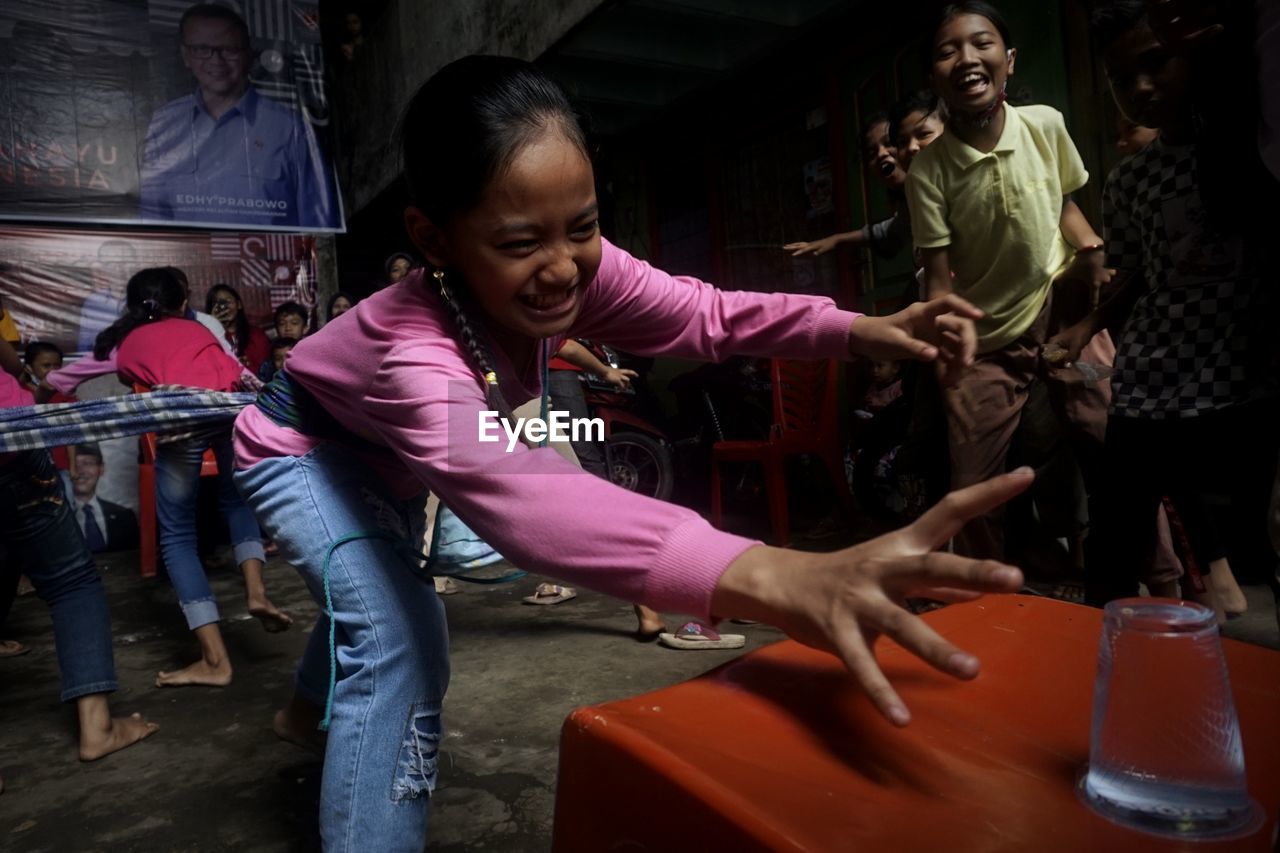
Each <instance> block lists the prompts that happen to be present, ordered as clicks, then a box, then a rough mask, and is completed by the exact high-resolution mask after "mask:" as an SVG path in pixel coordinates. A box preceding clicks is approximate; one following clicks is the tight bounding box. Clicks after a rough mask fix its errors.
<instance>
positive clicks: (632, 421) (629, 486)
mask: <svg viewBox="0 0 1280 853" xmlns="http://www.w3.org/2000/svg"><path fill="white" fill-rule="evenodd" d="M579 343H581V344H582V345H583V346H585V347H587V348H588V349H589V350H591V352H592V353H593V354H594V355H595V356H596V358H598V359H600V361H601V362H603V363H604V364H607V365H609V366H610V367H618V365H619V360H618V354H617V352H615V351H614V350H612V349H610V348H609V347H607V346H605V345H604V344H600V343H596V342H593V341H585V340H583V341H579ZM579 381H581V382H582V392H583V396H584V397H585V398H586V401H587V409H588V411H589V412H590V413H591V416H592V417H596V418H599V419H600V420H601V421H602V422H603V423H604V445H605V463H606V465H607V466H608V470H609V479H610V481H612V482H613V483H614V484H615V485H618V486H621V487H622V488H624V489H626V490H628V491H631V492H636V493H637V494H642V495H646V496H648V497H651V498H657V499H658V500H660V501H665V500H669V499H670V498H671V493H672V490H673V489H674V488H675V462H674V453H673V449H672V446H671V443H670V442H669V441H668V440H667V437H666V434H665V433H664V432H663V430H662V429H661V428H660V427H657V426H655V425H654V424H653V423H652V422H651V421H649V420H648V419H646V418H645V417H643V416H642V415H640V414H639V413H638V412H637V411H636V409H637V394H636V391H635V389H634V388H624V389H620V388H617V387H616V386H614V385H611V384H609V383H607V382H605V381H604V380H603V379H602V378H601V377H599V376H596V375H595V374H593V373H588V372H586V371H583V372H582V373H581V374H580V375H579Z"/></svg>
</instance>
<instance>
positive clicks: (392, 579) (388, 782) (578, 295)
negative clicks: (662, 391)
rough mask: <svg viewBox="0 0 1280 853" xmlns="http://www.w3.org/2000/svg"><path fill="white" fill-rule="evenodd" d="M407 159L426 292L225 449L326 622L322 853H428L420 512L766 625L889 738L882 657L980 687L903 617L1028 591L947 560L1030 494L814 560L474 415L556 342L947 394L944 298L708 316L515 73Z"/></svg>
mask: <svg viewBox="0 0 1280 853" xmlns="http://www.w3.org/2000/svg"><path fill="white" fill-rule="evenodd" d="M403 146H404V152H405V166H406V173H407V177H408V180H409V184H410V188H411V192H412V196H413V199H414V204H415V205H416V206H415V207H412V208H410V209H409V210H408V211H407V212H406V215H405V222H406V225H407V227H408V231H409V235H410V237H411V238H412V239H413V241H414V243H415V245H416V246H417V248H418V249H419V250H420V251H421V252H422V254H423V255H424V256H425V257H426V258H427V260H428V262H429V264H428V266H427V267H426V268H425V269H424V270H420V271H417V272H415V273H413V274H411V275H409V276H408V277H407V278H406V279H404V280H402V281H400V282H398V283H396V284H394V285H391V286H390V287H387V288H386V289H384V290H381V291H379V292H378V293H376V294H374V295H373V296H372V297H370V298H369V299H366V300H364V301H362V302H360V303H359V304H358V305H357V306H356V307H355V308H353V309H352V310H351V311H349V312H347V313H346V314H343V315H342V316H341V317H339V318H337V319H336V320H334V321H333V322H332V323H330V324H328V325H327V326H325V327H324V328H323V329H321V330H320V331H319V332H318V333H316V334H315V335H312V336H311V337H308V338H306V339H304V340H303V341H301V342H300V343H299V344H298V345H297V347H296V348H295V349H294V350H293V353H292V354H291V356H290V358H289V362H288V365H287V366H286V368H285V370H284V371H283V372H282V373H281V374H280V376H279V377H277V379H276V380H273V382H272V383H271V385H269V386H268V387H267V389H266V390H265V391H264V392H263V394H262V396H261V397H260V398H259V402H258V405H257V406H251V407H249V408H248V409H246V410H245V411H244V412H243V413H242V414H241V415H240V418H239V420H238V421H237V423H236V453H237V463H238V465H239V466H240V470H239V471H238V472H237V474H236V482H237V484H238V485H239V486H240V488H241V490H242V492H243V493H244V495H245V497H246V499H247V500H248V502H249V504H250V506H252V507H253V508H254V511H255V512H256V513H257V515H258V519H259V521H260V522H261V523H262V524H263V526H264V528H265V529H266V530H267V532H268V533H269V534H270V535H271V536H272V537H273V538H274V539H275V540H276V542H278V543H279V545H280V550H281V555H282V556H283V557H284V558H285V559H287V560H288V561H289V562H290V563H291V564H293V565H294V566H296V567H297V568H298V569H299V571H300V572H301V574H302V576H303V578H304V579H305V580H306V582H307V583H308V585H309V587H310V589H311V591H312V593H313V595H314V596H315V597H316V598H317V600H318V601H321V602H322V603H323V604H324V606H325V610H326V612H327V613H328V614H330V618H326V619H322V621H321V623H320V624H319V625H318V626H317V628H316V630H315V631H314V632H313V634H312V639H311V643H310V645H309V646H308V649H307V652H306V654H305V655H304V657H303V660H302V662H301V664H300V665H299V670H298V676H297V684H296V693H295V697H294V699H293V700H292V701H291V702H290V704H289V706H288V707H287V708H286V709H285V710H283V711H281V712H280V713H279V714H278V715H277V718H276V730H277V732H278V733H279V734H280V735H281V736H282V737H285V738H288V739H291V740H295V741H299V742H307V741H310V742H314V740H315V722H316V719H317V717H318V713H317V712H316V709H317V708H318V707H323V706H325V704H326V700H327V701H328V703H329V708H328V710H329V716H330V726H329V738H328V743H327V745H326V747H325V767H324V778H323V784H322V793H321V802H322V806H321V809H320V814H321V834H322V837H323V839H324V845H325V848H326V849H329V850H352V849H366V850H374V849H376V850H388V851H390V850H413V851H418V850H421V849H422V847H423V844H424V841H425V837H426V831H427V803H428V797H427V794H428V792H429V791H430V790H431V789H432V788H433V787H434V785H435V779H436V760H437V749H438V746H439V742H440V738H441V726H440V710H441V703H442V701H443V698H444V692H445V687H446V685H447V682H448V677H449V662H448V648H447V644H448V640H447V636H446V630H445V624H444V611H443V608H442V606H441V604H440V601H439V598H438V597H437V596H436V594H435V592H434V588H433V586H432V583H431V579H430V578H429V577H425V576H423V575H422V574H421V573H419V572H418V571H417V570H416V565H415V564H414V562H413V561H412V560H409V559H406V557H405V551H406V547H407V546H411V544H412V543H413V542H415V541H416V538H415V537H416V533H415V532H414V530H413V526H414V523H415V522H416V521H417V519H420V518H421V517H422V513H421V511H420V506H421V495H422V494H423V492H424V489H430V490H432V491H434V492H436V493H437V494H438V495H439V497H440V498H441V500H442V501H443V502H444V503H445V504H447V505H448V506H449V507H450V508H451V509H453V510H454V511H455V512H457V514H458V516H459V517H460V518H462V520H463V521H464V522H465V523H466V524H467V525H468V526H470V527H471V528H472V529H474V530H476V531H477V532H478V533H479V534H480V535H481V536H482V537H483V538H484V539H485V541H487V542H489V543H490V544H491V545H493V546H494V547H495V548H496V549H497V550H498V551H500V552H501V553H503V554H504V555H506V556H507V557H508V558H509V559H511V560H512V562H514V563H516V564H517V565H519V566H521V567H522V568H526V569H530V570H532V571H536V572H541V573H545V574H549V575H552V576H555V577H557V578H563V579H565V580H569V581H573V582H576V583H581V584H583V585H584V586H588V587H592V588H595V589H597V590H601V591H604V592H607V593H609V594H612V595H615V596H617V597H619V598H622V599H624V600H628V601H640V602H644V603H645V604H647V605H649V606H652V607H655V608H661V609H673V610H681V611H685V612H688V613H692V614H695V615H698V616H701V617H703V618H723V617H729V616H736V617H743V618H749V619H757V620H762V621H767V622H770V623H772V624H775V625H778V626H780V627H782V628H784V629H785V630H787V631H788V633H790V634H791V635H792V636H794V637H796V638H798V639H800V640H802V641H804V642H807V643H811V644H814V645H816V646H820V647H823V648H827V649H830V650H832V651H834V652H836V653H838V654H840V655H841V657H842V658H843V659H844V660H845V661H846V662H847V663H848V665H849V667H850V669H851V670H852V671H853V673H854V675H855V677H856V678H857V679H858V680H859V681H860V682H861V683H862V684H863V686H864V687H865V688H866V689H867V690H868V692H869V693H870V695H871V697H872V699H873V701H874V702H875V703H876V705H877V706H878V707H879V708H880V709H881V710H882V711H883V712H884V713H885V714H886V715H887V716H888V717H889V718H890V719H891V720H893V721H894V722H895V723H898V724H905V723H906V722H907V721H908V719H909V715H908V712H907V710H906V708H905V707H904V706H903V704H902V702H901V700H900V699H899V698H898V697H897V694H896V693H895V692H894V691H893V688H892V687H890V686H889V684H888V682H887V681H886V680H885V678H884V676H883V674H882V673H881V672H880V670H879V669H878V667H877V666H876V663H875V659H874V657H873V655H872V652H871V644H872V642H873V640H874V638H875V636H876V634H877V633H878V632H880V631H882V630H883V631H885V632H886V633H888V634H889V635H890V636H892V637H893V638H894V639H895V640H896V641H898V642H899V643H901V644H902V645H903V646H905V647H906V648H908V649H911V650H912V651H914V652H915V653H916V654H919V655H921V656H922V657H924V658H925V659H927V660H929V661H930V662H931V663H933V664H934V665H936V666H937V667H938V668H939V669H941V670H943V671H944V672H947V673H950V674H952V675H955V676H957V677H961V678H968V677H972V676H973V675H974V674H975V673H976V671H977V667H978V663H977V661H976V660H974V659H973V658H972V657H970V656H968V655H965V654H963V653H962V652H960V651H959V650H958V649H956V648H954V647H953V646H951V645H950V644H949V643H947V642H946V641H945V640H943V639H942V638H941V637H938V636H937V635H936V634H934V633H933V632H932V631H931V630H930V629H929V628H928V627H927V626H926V625H925V624H924V623H923V622H921V621H919V620H918V619H916V618H915V617H913V616H911V615H910V614H909V613H907V612H906V611H905V610H902V609H901V608H899V607H898V605H897V603H896V602H898V601H901V600H902V598H903V597H904V596H906V595H909V594H918V593H920V592H921V591H929V592H928V594H929V595H931V596H934V597H941V598H945V599H947V600H958V599H963V598H968V597H972V596H973V595H975V594H976V593H975V592H970V591H983V590H987V591H993V590H994V591H1012V590H1015V589H1017V588H1018V585H1019V583H1020V578H1021V576H1020V574H1019V573H1018V572H1017V570H1016V569H1012V568H1010V567H1007V566H1000V565H998V564H995V563H975V562H972V561H969V560H965V559H962V558H959V557H953V556H951V555H948V554H941V553H931V551H932V549H933V548H934V547H936V546H937V545H938V544H940V543H941V542H943V541H945V540H946V539H947V537H949V536H950V535H951V533H952V532H954V530H955V529H957V528H958V527H959V525H960V524H962V523H963V521H964V520H966V519H967V518H968V517H970V516H971V515H973V514H974V513H977V512H982V511H985V510H986V509H987V508H989V507H991V506H994V505H996V504H998V503H1000V502H1002V501H1004V500H1006V499H1007V498H1008V497H1010V496H1011V495H1013V494H1014V493H1016V492H1019V491H1021V490H1022V489H1023V488H1025V487H1026V485H1027V484H1028V483H1029V481H1030V475H1029V473H1027V472H1019V473H1015V474H1011V475H1008V476H1006V477H1004V478H1001V479H997V480H994V481H992V482H990V483H986V484H982V485H980V486H978V487H975V488H974V489H972V490H969V491H967V492H963V493H958V494H957V495H954V496H952V497H950V498H948V499H947V500H946V501H944V502H943V504H942V505H940V506H939V507H938V508H936V509H935V510H934V511H933V512H931V513H929V514H927V515H925V516H924V517H923V518H922V519H921V520H920V521H919V522H917V523H916V524H915V525H912V526H911V527H909V528H906V529H904V530H901V531H898V532H896V533H894V534H892V535H890V536H886V537H883V538H881V539H878V540H874V541H872V542H869V543H866V544H864V545H860V546H858V547H856V548H853V549H849V550H846V551H842V552H838V553H835V554H807V553H800V552H794V551H788V550H785V549H779V548H768V547H765V546H763V545H761V544H759V543H758V542H753V541H751V540H747V539H743V538H741V537H738V536H734V535H731V534H728V533H724V532H721V531H718V530H715V529H714V528H712V527H711V526H710V525H709V524H707V522H706V521H704V520H703V519H702V518H700V517H699V516H698V515H696V514H695V513H693V512H691V511H689V510H687V509H684V508H682V507H678V506H673V505H670V504H665V503H661V502H658V501H654V500H651V499H648V498H645V497H642V496H639V495H636V494H634V493H631V492H627V491H624V490H622V489H619V488H617V487H616V486H613V485H612V484H610V483H608V482H606V481H604V480H602V479H600V478H599V477H595V476H592V475H591V474H589V473H586V472H583V471H581V470H580V469H578V468H577V467H575V466H573V465H571V464H570V463H568V462H566V461H565V460H563V459H562V458H561V457H560V455H559V454H557V453H555V452H554V451H553V450H552V449H550V448H531V447H527V446H525V445H523V444H520V443H518V442H516V443H510V442H508V441H507V439H506V436H505V434H503V431H502V430H501V429H500V428H497V435H496V436H495V435H494V427H493V423H494V422H493V417H492V416H491V415H488V414H486V413H487V412H498V413H504V414H505V413H509V412H510V411H511V408H512V406H513V405H515V404H523V403H525V402H526V401H529V400H533V401H534V402H535V404H536V403H537V401H538V399H539V398H540V397H541V395H542V394H543V391H544V389H543V380H542V376H543V371H544V368H545V361H546V358H547V354H548V353H554V352H555V351H556V350H557V348H558V347H559V345H560V342H561V341H563V340H564V339H565V337H566V336H570V337H588V338H598V339H601V340H607V341H609V342H610V343H611V344H616V345H617V346H619V347H621V348H623V349H626V350H629V351H632V352H636V353H639V354H649V355H656V354H659V353H663V354H670V355H676V356H682V357H686V358H703V359H715V360H719V359H722V358H725V357H727V356H729V355H733V354H736V353H741V354H745V355H754V356H768V355H779V356H784V357H792V358H797V357H800V358H803V357H809V358H843V359H848V358H851V357H852V356H853V355H854V354H855V353H858V354H864V355H868V356H871V357H875V358H884V359H899V358H917V359H922V360H932V359H936V358H940V359H942V360H943V361H944V362H945V363H946V365H947V367H948V369H949V371H950V375H951V376H952V377H954V376H955V375H958V373H959V372H960V371H962V370H963V369H964V368H965V366H966V365H967V364H968V362H969V360H970V359H971V358H972V354H973V349H974V337H973V326H972V318H973V317H976V316H980V315H979V312H977V311H976V310H975V309H973V308H972V307H971V306H969V305H968V304H967V303H965V302H964V301H963V300H960V299H958V298H956V297H947V298H946V299H945V300H943V301H940V302H935V303H925V304H918V305H914V306H912V307H911V308H910V309H908V310H907V311H905V312H902V313H900V314H896V315H893V316H890V317H883V318H880V317H860V316H858V315H855V314H850V313H848V312H845V311H841V310H839V309H837V308H836V307H835V305H834V304H832V303H831V301H830V300H826V299H818V298H811V297H802V296H792V295H787V294H773V295H764V294H755V293H735V292H723V291H719V290H717V289H716V288H714V287H712V286H711V285H708V284H705V283H703V282H700V281H696V280H694V279H690V278H680V277H673V276H670V275H667V274H666V273H664V272H662V271H660V270H657V269H654V268H653V267H651V266H649V265H648V264H646V263H644V262H643V261H640V260H637V259H636V258H633V257H631V256H630V255H628V254H627V253H626V252H624V251H622V250H621V249H618V248H616V247H614V246H612V245H610V244H609V243H608V242H606V241H604V240H603V239H601V237H600V233H599V227H598V223H597V202H596V196H595V189H594V175H593V173H592V168H591V163H590V160H589V157H588V155H587V146H586V143H585V141H584V139H583V135H582V131H581V129H580V127H579V126H578V124H577V122H576V120H575V118H574V116H573V112H572V110H571V109H570V107H569V105H568V103H567V101H566V99H565V96H564V94H563V93H562V92H561V91H560V90H559V89H558V88H557V87H556V86H555V85H554V84H553V83H551V82H550V81H549V80H548V79H547V78H546V77H545V76H544V75H543V74H542V73H541V72H540V71H538V70H537V69H535V68H534V67H533V66H532V65H529V64H528V63H525V62H521V61H518V60H512V59H500V58H496V57H469V58H466V59H463V60H459V61H458V62H455V63H453V64H451V65H449V66H447V67H446V68H444V69H443V70H441V71H440V72H438V73H437V74H436V75H435V76H434V77H433V78H432V79H431V80H430V81H428V83H427V84H426V85H425V86H424V87H423V88H422V90H421V91H420V92H419V93H418V94H417V95H416V96H415V98H414V100H413V102H412V103H411V105H410V107H409V111H408V114H407V116H406V119H405V122H404V138H403ZM486 424H490V427H489V428H488V429H486ZM486 436H487V437H488V438H486ZM535 441H536V439H535ZM565 519H570V520H571V523H568V524H566V523H564V520H565ZM962 590H964V591H962ZM330 644H332V647H333V649H334V651H335V656H334V658H333V660H332V667H333V668H332V670H331V669H330V665H331V660H330V656H329V653H330ZM331 673H332V678H333V687H332V690H331V688H330V678H331Z"/></svg>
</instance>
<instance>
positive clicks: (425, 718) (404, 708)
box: [235, 442, 449, 853]
mask: <svg viewBox="0 0 1280 853" xmlns="http://www.w3.org/2000/svg"><path fill="white" fill-rule="evenodd" d="M235 480H236V485H237V486H239V487H240V490H241V492H242V493H243V494H244V496H245V499H246V500H247V501H248V503H249V506H251V507H252V508H253V511H254V513H256V515H257V517H258V519H259V520H260V521H261V522H262V526H263V529H264V530H266V531H267V533H268V534H269V535H270V536H271V537H272V538H273V539H274V540H275V542H276V544H278V545H279V547H280V556H281V557H282V558H283V559H285V560H287V561H288V562H289V563H291V564H292V565H293V566H294V567H295V568H297V570H298V572H299V574H301V575H302V579H303V580H304V581H305V582H306V584H307V588H308V589H309V590H310V592H311V595H312V597H313V598H314V599H315V600H316V601H317V602H318V603H319V604H320V607H321V609H323V608H324V607H325V592H324V570H323V566H324V557H325V552H326V550H327V549H328V548H329V546H330V545H331V544H332V543H334V542H336V541H337V540H338V539H340V538H342V537H344V536H348V535H351V534H369V533H372V534H374V535H375V536H378V537H386V538H368V539H358V540H354V541H351V542H349V543H347V544H344V545H341V546H339V547H338V548H336V549H335V550H334V552H333V556H332V560H331V562H330V566H329V571H328V576H329V587H330V593H331V595H332V598H333V612H334V619H335V622H336V633H335V644H336V657H337V682H336V687H335V690H334V696H333V715H332V719H331V721H330V725H329V738H328V743H327V745H326V747H325V757H324V776H323V781H322V784H321V789H320V835H321V838H322V840H323V843H324V849H325V850H328V851H338V850H341V851H346V850H378V851H397V850H404V851H413V853H420V851H421V850H422V848H423V845H424V844H425V842H426V837H427V825H428V811H429V800H430V794H431V792H432V791H433V790H434V789H435V782H436V757H437V750H438V748H439V743H440V737H441V724H440V711H441V704H442V702H443V700H444V694H445V689H446V688H447V686H448V683H449V637H448V630H447V627H446V625H445V615H444V605H442V604H441V603H440V598H439V596H438V595H436V592H435V587H434V585H433V584H432V581H431V577H430V576H429V575H427V574H426V573H425V572H424V571H422V570H420V569H418V568H417V567H416V566H414V565H412V563H411V561H410V560H409V559H407V554H409V553H416V552H417V551H419V549H420V547H421V542H422V524H423V506H424V501H422V500H418V501H398V500H395V499H394V498H392V497H391V496H390V495H389V494H388V492H387V490H386V488H385V486H384V485H383V484H382V483H381V482H380V481H379V480H378V479H377V478H376V476H375V475H372V474H371V473H370V472H369V469H368V466H367V465H366V464H364V463H363V462H361V461H360V460H359V458H358V457H356V455H355V454H353V453H352V452H351V451H350V450H349V449H346V448H343V447H341V446H340V445H338V444H335V443H332V442H323V443H322V444H320V445H319V446H318V447H316V448H315V449H314V450H312V451H311V452H310V453H307V454H306V455H305V456H301V457H293V456H286V457H279V458H275V459H266V460H263V461H262V462H259V463H258V464H256V465H254V466H253V467H252V468H251V469H249V470H247V471H237V472H236V475H235ZM392 540H394V541H392ZM297 690H298V693H299V694H301V695H302V696H304V697H306V698H308V699H310V700H311V701H312V702H314V703H315V704H316V705H318V706H319V707H321V708H323V707H324V705H325V700H326V697H327V695H328V690H329V621H328V619H327V618H326V617H324V616H322V617H321V619H320V620H319V622H318V623H317V624H316V626H315V628H314V629H313V630H312V632H311V637H310V640H309V641H308V643H307V648H306V651H305V652H304V653H303V657H302V660H301V662H300V663H299V664H298V674H297Z"/></svg>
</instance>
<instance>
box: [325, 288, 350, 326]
mask: <svg viewBox="0 0 1280 853" xmlns="http://www.w3.org/2000/svg"><path fill="white" fill-rule="evenodd" d="M355 304H356V298H355V297H354V296H352V295H351V294H350V293H346V292H345V291H342V290H339V291H338V292H337V293H335V294H333V296H330V297H329V304H328V305H326V306H325V311H324V321H325V322H326V323H331V322H333V320H334V319H335V318H337V317H341V316H342V315H343V314H345V313H347V312H348V311H350V310H351V308H352V306H354V305H355Z"/></svg>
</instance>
